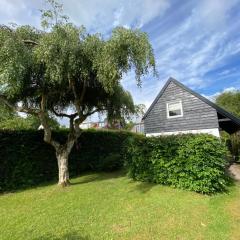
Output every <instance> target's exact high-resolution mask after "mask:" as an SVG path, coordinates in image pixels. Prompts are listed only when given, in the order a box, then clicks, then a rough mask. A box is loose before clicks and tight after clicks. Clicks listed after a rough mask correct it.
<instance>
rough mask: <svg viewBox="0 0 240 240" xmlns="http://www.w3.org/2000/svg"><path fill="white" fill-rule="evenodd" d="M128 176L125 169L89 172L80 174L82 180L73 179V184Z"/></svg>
mask: <svg viewBox="0 0 240 240" xmlns="http://www.w3.org/2000/svg"><path fill="white" fill-rule="evenodd" d="M124 176H126V172H125V171H124V170H121V171H114V172H100V173H87V174H84V175H82V176H80V177H81V178H82V179H81V180H80V181H74V179H73V181H71V185H78V184H85V183H90V182H96V181H103V180H107V179H114V178H120V177H124Z"/></svg>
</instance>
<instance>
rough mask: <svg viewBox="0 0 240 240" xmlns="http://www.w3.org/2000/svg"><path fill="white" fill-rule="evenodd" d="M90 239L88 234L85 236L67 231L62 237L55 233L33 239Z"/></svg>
mask: <svg viewBox="0 0 240 240" xmlns="http://www.w3.org/2000/svg"><path fill="white" fill-rule="evenodd" d="M90 239H91V238H90V237H88V236H86V235H85V236H83V235H80V234H79V233H77V232H70V233H66V234H64V235H62V236H60V237H58V236H54V235H53V234H46V235H43V236H39V237H36V238H33V240H90Z"/></svg>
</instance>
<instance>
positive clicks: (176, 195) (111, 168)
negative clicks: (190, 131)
mask: <svg viewBox="0 0 240 240" xmlns="http://www.w3.org/2000/svg"><path fill="white" fill-rule="evenodd" d="M54 134H55V137H56V138H57V139H58V140H59V141H65V139H64V137H66V134H64V131H61V132H54ZM42 135H43V133H42V132H41V131H2V132H1V136H0V142H1V144H0V146H1V147H0V151H1V156H0V162H1V174H0V176H1V179H0V180H1V182H0V183H1V185H0V186H1V191H2V192H3V194H2V195H0V211H1V218H0V233H1V239H3V240H5V239H6V240H7V239H8V240H9V239H23V238H24V239H44V240H47V239H49V240H50V239H55V240H60V239H211V240H212V239H239V237H240V235H239V231H238V229H239V225H240V210H239V209H240V203H239V197H240V189H239V184H238V183H233V182H231V181H229V178H228V177H227V175H226V174H225V166H226V164H227V162H226V158H224V157H223V156H224V155H225V154H226V153H227V150H226V148H225V146H224V145H223V143H221V142H220V141H219V140H218V139H216V138H214V137H212V136H209V135H185V136H169V137H162V138H145V137H144V136H141V135H136V134H132V133H129V132H124V131H122V132H119V131H96V130H95V131H94V130H90V131H85V132H84V133H83V134H82V135H81V137H80V138H79V139H78V141H77V144H76V145H75V146H74V148H73V151H72V153H71V155H70V158H69V169H70V179H71V186H70V187H65V188H61V187H59V186H57V185H56V184H55V183H56V181H57V161H56V159H55V154H54V149H52V147H51V146H49V145H47V144H45V143H44V142H43V141H42ZM7 145H8V146H12V147H8V148H7V147H6V146H7Z"/></svg>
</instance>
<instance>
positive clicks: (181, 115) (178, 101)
mask: <svg viewBox="0 0 240 240" xmlns="http://www.w3.org/2000/svg"><path fill="white" fill-rule="evenodd" d="M173 103H180V110H181V114H180V115H176V116H169V107H168V105H169V104H173ZM166 109H167V118H179V117H183V106H182V100H176V101H170V102H167V103H166Z"/></svg>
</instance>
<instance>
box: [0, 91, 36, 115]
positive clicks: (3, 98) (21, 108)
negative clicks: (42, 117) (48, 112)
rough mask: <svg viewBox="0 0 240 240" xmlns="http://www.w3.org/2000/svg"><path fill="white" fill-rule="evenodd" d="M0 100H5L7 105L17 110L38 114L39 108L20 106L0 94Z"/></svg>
mask: <svg viewBox="0 0 240 240" xmlns="http://www.w3.org/2000/svg"><path fill="white" fill-rule="evenodd" d="M0 101H1V102H3V103H4V104H5V105H7V106H8V107H9V108H11V109H12V110H14V111H16V112H23V113H27V114H32V115H38V113H39V110H38V109H31V108H27V107H19V106H15V105H14V104H12V103H10V102H9V101H8V100H7V99H6V98H5V97H4V96H2V95H0Z"/></svg>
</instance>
